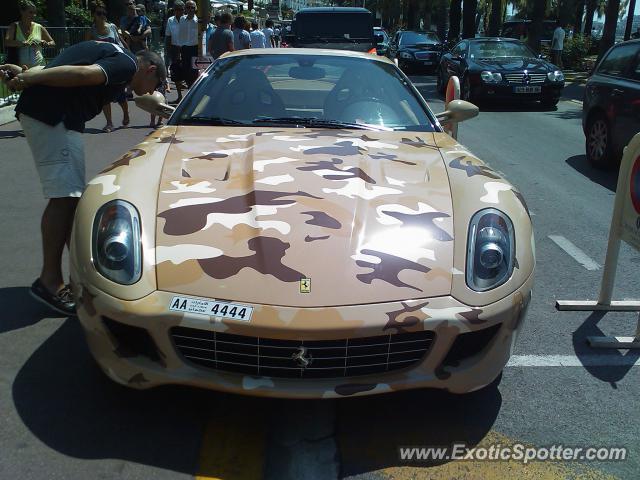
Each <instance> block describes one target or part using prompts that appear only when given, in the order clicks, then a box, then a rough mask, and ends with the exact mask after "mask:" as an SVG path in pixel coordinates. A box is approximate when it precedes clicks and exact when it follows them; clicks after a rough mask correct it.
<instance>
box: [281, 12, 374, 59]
mask: <svg viewBox="0 0 640 480" xmlns="http://www.w3.org/2000/svg"><path fill="white" fill-rule="evenodd" d="M291 41H292V42H293V45H291V46H293V47H297V48H330V49H336V50H354V51H357V52H371V53H376V44H377V42H376V38H375V37H374V33H373V15H372V13H371V12H370V11H369V10H367V9H366V8H346V7H318V8H303V9H302V10H300V11H298V13H296V15H295V17H294V19H293V25H292V37H291Z"/></svg>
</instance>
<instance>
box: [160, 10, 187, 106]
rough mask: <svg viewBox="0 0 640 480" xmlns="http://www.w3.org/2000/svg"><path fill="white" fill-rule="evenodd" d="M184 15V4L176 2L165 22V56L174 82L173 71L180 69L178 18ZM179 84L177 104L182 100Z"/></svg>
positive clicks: (177, 84)
mask: <svg viewBox="0 0 640 480" xmlns="http://www.w3.org/2000/svg"><path fill="white" fill-rule="evenodd" d="M182 15H184V3H183V2H182V0H176V2H175V3H174V4H173V15H172V16H171V17H169V19H168V20H167V26H166V28H165V31H164V41H165V52H166V53H165V55H166V56H167V57H168V63H169V69H170V71H171V79H172V80H173V81H174V82H175V74H174V71H178V70H179V69H180V38H179V35H180V18H182ZM180 86H181V85H180V84H179V83H176V88H177V90H178V102H179V101H180V100H182V90H181V89H180Z"/></svg>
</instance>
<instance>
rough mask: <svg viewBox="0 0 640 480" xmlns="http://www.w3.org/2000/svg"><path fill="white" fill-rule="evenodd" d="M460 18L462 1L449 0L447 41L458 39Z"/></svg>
mask: <svg viewBox="0 0 640 480" xmlns="http://www.w3.org/2000/svg"><path fill="white" fill-rule="evenodd" d="M461 17H462V0H451V10H449V35H447V40H449V41H450V42H453V41H456V40H457V39H458V37H460V19H461Z"/></svg>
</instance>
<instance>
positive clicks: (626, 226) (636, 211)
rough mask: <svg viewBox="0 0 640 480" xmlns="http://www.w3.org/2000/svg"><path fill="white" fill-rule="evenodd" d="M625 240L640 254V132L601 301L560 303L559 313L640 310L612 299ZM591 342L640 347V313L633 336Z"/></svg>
mask: <svg viewBox="0 0 640 480" xmlns="http://www.w3.org/2000/svg"><path fill="white" fill-rule="evenodd" d="M622 241H624V242H626V243H628V244H629V245H631V246H632V247H633V248H635V249H636V250H638V251H640V133H638V134H636V136H635V137H633V139H632V140H631V142H630V143H629V145H627V147H626V148H625V149H624V155H623V156H622V162H621V164H620V173H619V174H618V186H617V188H616V200H615V204H614V207H613V218H612V219H611V229H610V230H609V245H608V246H607V257H606V260H605V263H604V273H603V274H602V285H601V287H600V295H599V297H598V301H597V302H594V301H586V300H578V301H575V300H558V301H557V302H556V308H557V309H558V310H582V311H596V310H597V311H625V312H629V311H631V312H635V311H640V301H637V300H625V301H612V300H611V298H612V294H613V285H614V283H615V279H616V269H617V267H618V254H619V253H620V242H622ZM588 341H589V343H590V344H591V346H592V347H599V348H640V314H639V315H638V324H637V326H636V333H635V335H634V336H633V337H588Z"/></svg>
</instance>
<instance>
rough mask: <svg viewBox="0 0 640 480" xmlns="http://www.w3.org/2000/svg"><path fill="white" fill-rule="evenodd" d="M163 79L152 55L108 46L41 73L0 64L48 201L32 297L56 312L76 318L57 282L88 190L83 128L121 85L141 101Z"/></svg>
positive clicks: (70, 52)
mask: <svg viewBox="0 0 640 480" xmlns="http://www.w3.org/2000/svg"><path fill="white" fill-rule="evenodd" d="M165 78H166V69H165V66H164V62H163V61H162V59H161V58H160V57H159V56H158V55H156V54H155V53H152V52H149V51H143V52H139V53H137V54H136V55H134V54H132V53H131V52H129V51H127V50H123V49H122V48H121V47H119V46H118V45H115V44H112V43H107V42H94V41H91V42H82V43H79V44H77V45H74V46H72V47H69V48H67V49H65V50H64V51H63V52H62V53H61V54H60V55H58V56H57V57H56V58H55V59H54V60H53V61H52V62H50V63H49V64H48V65H47V66H46V67H44V68H42V67H36V68H32V69H29V70H23V69H22V68H20V67H19V66H17V65H10V64H5V65H0V79H2V80H3V81H4V82H5V83H7V84H8V86H9V88H11V89H13V90H22V94H21V95H20V100H19V101H18V104H17V105H16V116H17V117H18V119H19V120H20V123H21V124H22V128H23V130H24V134H25V136H26V138H27V142H28V144H29V148H30V149H31V153H32V154H33V157H34V160H35V163H36V168H37V170H38V175H39V176H40V182H41V184H42V190H43V192H44V196H45V198H47V199H48V200H49V203H48V204H47V207H46V208H45V211H44V214H43V215H42V223H41V231H42V249H43V267H42V272H41V274H40V277H39V278H38V279H37V280H36V281H35V282H34V283H33V285H32V286H31V294H32V295H33V296H34V297H35V298H36V299H37V300H39V301H41V302H43V303H46V304H47V305H49V306H50V307H51V308H53V309H54V310H56V311H58V312H60V313H63V314H66V315H74V314H75V303H74V301H73V298H72V296H71V292H70V290H69V288H68V287H66V286H65V284H64V281H63V277H62V253H63V250H64V246H65V243H66V244H67V245H68V244H69V238H70V235H71V226H72V223H73V216H74V213H75V209H76V206H77V204H78V200H79V198H80V196H81V195H82V192H83V191H84V188H85V168H84V144H83V141H82V132H83V131H84V125H85V122H87V121H89V120H91V119H92V118H93V117H95V116H96V115H98V114H99V113H100V112H102V107H103V105H105V104H107V103H109V102H112V101H113V100H114V99H115V98H116V97H117V95H118V94H119V93H121V92H122V90H123V89H124V88H125V86H126V85H130V86H131V88H132V89H133V91H134V92H135V93H136V94H138V95H143V94H146V93H152V92H153V91H154V90H155V89H156V87H157V86H158V84H160V83H161V82H163V81H164V80H165Z"/></svg>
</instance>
